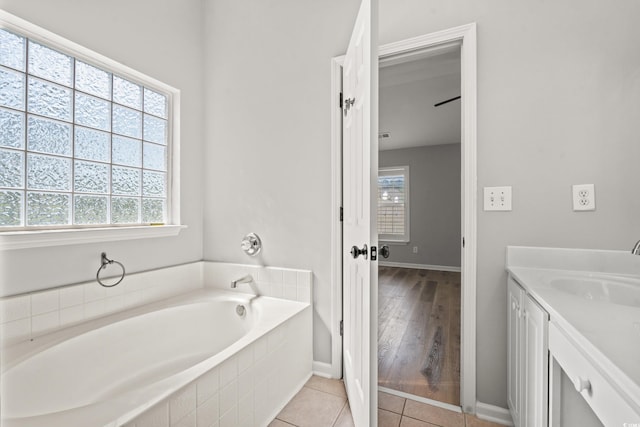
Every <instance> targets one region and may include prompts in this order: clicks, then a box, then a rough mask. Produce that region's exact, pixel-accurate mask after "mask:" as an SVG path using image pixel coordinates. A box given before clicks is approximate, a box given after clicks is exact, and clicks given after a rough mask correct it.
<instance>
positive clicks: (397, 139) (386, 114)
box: [378, 48, 461, 150]
mask: <svg viewBox="0 0 640 427" xmlns="http://www.w3.org/2000/svg"><path fill="white" fill-rule="evenodd" d="M379 79H380V80H379V85H380V101H379V102H380V103H379V108H380V117H379V131H380V133H383V132H384V133H389V134H390V136H389V137H388V138H379V139H378V141H379V147H380V150H395V149H398V148H409V147H421V146H425V145H440V144H457V143H460V126H461V114H460V113H461V111H460V105H461V104H460V100H456V101H452V102H449V103H447V104H444V105H442V106H439V107H434V104H437V103H438V102H442V101H445V100H447V99H450V98H453V97H456V96H459V95H460V50H459V48H456V49H453V50H448V51H446V52H444V53H440V54H437V55H434V56H429V57H428V58H423V59H418V60H415V61H411V62H402V63H394V64H390V65H387V64H384V63H381V66H380V75H379Z"/></svg>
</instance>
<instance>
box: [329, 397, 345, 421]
mask: <svg viewBox="0 0 640 427" xmlns="http://www.w3.org/2000/svg"><path fill="white" fill-rule="evenodd" d="M347 404H349V399H347V400H346V402H344V405H342V408H340V410H339V411H338V415H336V419H335V420H333V423H331V426H332V427H335V425H336V423H337V422H338V420H339V419H340V415H342V411H344V408H346V407H347Z"/></svg>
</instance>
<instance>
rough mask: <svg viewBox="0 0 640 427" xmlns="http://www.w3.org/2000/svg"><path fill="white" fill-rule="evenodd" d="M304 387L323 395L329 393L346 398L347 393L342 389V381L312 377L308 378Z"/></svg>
mask: <svg viewBox="0 0 640 427" xmlns="http://www.w3.org/2000/svg"><path fill="white" fill-rule="evenodd" d="M305 387H309V388H312V389H315V390H320V391H324V392H325V393H331V394H334V395H336V396H340V397H347V391H346V390H345V389H344V383H343V382H342V380H334V379H330V378H323V377H319V376H317V375H313V376H312V377H311V378H309V381H307V383H306V384H305Z"/></svg>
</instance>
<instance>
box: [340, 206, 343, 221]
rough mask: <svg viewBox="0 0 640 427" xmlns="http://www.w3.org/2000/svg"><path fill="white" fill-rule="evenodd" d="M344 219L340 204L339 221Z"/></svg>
mask: <svg viewBox="0 0 640 427" xmlns="http://www.w3.org/2000/svg"><path fill="white" fill-rule="evenodd" d="M343 220H344V209H342V206H340V222H342V221H343Z"/></svg>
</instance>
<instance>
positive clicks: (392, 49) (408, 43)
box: [327, 24, 477, 413]
mask: <svg viewBox="0 0 640 427" xmlns="http://www.w3.org/2000/svg"><path fill="white" fill-rule="evenodd" d="M452 46H458V47H459V48H460V58H461V70H462V79H461V93H460V95H461V96H462V100H461V101H460V102H461V103H462V104H461V107H462V138H461V175H462V185H461V187H462V209H461V210H462V220H461V224H462V230H463V234H462V235H463V239H462V240H463V242H460V243H463V245H462V248H461V249H460V250H461V259H462V266H461V282H462V283H461V288H462V301H461V312H462V314H461V350H460V351H461V358H460V406H461V407H462V409H463V410H464V412H467V413H475V406H476V394H475V391H476V390H475V389H476V375H475V370H476V366H475V363H476V361H475V345H476V344H475V319H476V313H475V312H476V305H475V280H476V206H477V202H476V197H475V195H476V192H477V184H476V26H475V24H469V25H464V26H460V27H456V28H451V29H448V30H444V31H440V32H437V33H431V34H427V35H425V36H420V37H415V38H412V39H407V40H404V41H401V42H396V43H391V44H387V45H383V46H381V47H380V49H379V58H380V62H381V63H382V62H386V63H402V62H407V61H411V60H415V59H419V58H425V57H428V56H433V55H434V53H435V52H438V51H442V50H443V49H444V50H450V49H451V47H452ZM343 61H344V57H336V58H333V59H332V79H331V81H332V91H331V97H332V102H331V105H332V110H331V117H332V137H331V139H332V144H331V150H332V171H333V172H332V184H331V188H332V214H331V215H332V219H333V220H332V233H331V240H332V257H331V260H332V261H331V274H332V279H333V283H334V286H333V288H332V326H331V329H332V336H333V340H332V363H331V366H330V371H327V374H328V375H331V376H334V377H341V375H342V340H341V338H340V336H341V335H340V330H341V324H342V321H343V315H342V314H343V312H342V310H343V306H342V257H343V251H344V250H345V249H344V248H343V244H344V245H349V243H346V242H343V240H342V231H341V230H342V225H341V222H340V213H341V209H340V208H341V206H342V204H341V201H342V157H341V156H342V145H341V132H342V109H341V108H340V107H339V105H341V104H340V94H341V87H342V80H341V79H342V77H341V76H342V63H343ZM381 130H383V129H381ZM377 142H378V141H371V147H372V148H373V147H375V149H376V151H377ZM374 182H375V181H372V184H373V183H374ZM372 191H377V190H376V189H374V188H373V187H372ZM374 215H375V214H374ZM371 244H377V242H375V241H374V240H372V242H371ZM345 248H347V246H345ZM347 250H348V248H347ZM375 312H376V313H377V310H375ZM376 317H377V316H376ZM374 341H375V339H374ZM364 350H366V351H367V352H369V351H370V352H371V353H372V354H373V357H374V360H375V353H376V352H377V343H376V342H372V345H371V347H370V348H368V347H367V348H366V349H365V348H363V351H364ZM371 386H372V387H375V384H372V385H371Z"/></svg>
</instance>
